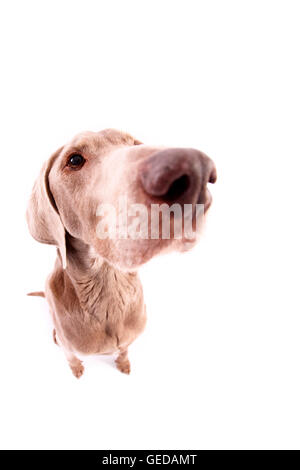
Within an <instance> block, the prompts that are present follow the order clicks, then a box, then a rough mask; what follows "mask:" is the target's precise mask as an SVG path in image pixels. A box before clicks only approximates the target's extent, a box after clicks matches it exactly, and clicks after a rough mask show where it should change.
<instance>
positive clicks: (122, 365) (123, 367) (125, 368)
mask: <svg viewBox="0 0 300 470" xmlns="http://www.w3.org/2000/svg"><path fill="white" fill-rule="evenodd" d="M116 366H117V369H118V370H119V371H120V372H123V374H130V362H129V361H128V360H127V361H123V362H118V361H116Z"/></svg>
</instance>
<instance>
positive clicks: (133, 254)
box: [27, 129, 216, 378]
mask: <svg viewBox="0 0 300 470" xmlns="http://www.w3.org/2000/svg"><path fill="white" fill-rule="evenodd" d="M215 181H216V170H215V166H214V164H213V162H212V160H211V159H210V158H208V157H207V156H206V155H205V154H203V153H202V152H200V151H198V150H195V149H189V148H182V149H179V148H174V149H172V148H166V147H154V146H148V145H144V144H142V143H141V142H139V141H138V140H136V139H134V138H133V137H132V136H131V135H129V134H126V133H124V132H120V131H117V130H114V129H106V130H104V131H101V132H84V133H81V134H79V135H77V136H76V137H75V138H74V139H73V140H72V141H71V142H70V143H68V144H67V145H65V146H63V147H61V148H60V149H59V150H57V151H56V152H55V153H54V154H53V155H52V156H51V157H50V159H49V160H48V161H47V162H46V163H45V164H44V166H43V168H42V170H41V172H40V175H39V177H38V179H37V181H36V182H35V185H34V187H33V191H32V195H31V198H30V201H29V205H28V209H27V222H28V226H29V230H30V233H31V235H32V236H33V238H35V239H36V240H37V241H38V242H41V243H47V244H50V245H56V247H57V258H56V262H55V266H54V270H53V272H52V273H51V274H50V276H49V277H48V279H47V281H46V286H45V292H33V293H31V294H29V295H41V296H45V297H46V299H47V302H48V304H49V307H50V311H51V315H52V318H53V323H54V330H53V337H54V341H55V343H57V344H58V345H60V346H61V347H62V349H63V351H64V353H65V355H66V358H67V360H68V362H69V365H70V367H71V369H72V372H73V374H74V375H75V377H77V378H79V377H81V375H82V374H83V371H84V367H83V364H82V361H81V360H80V359H79V358H78V357H77V356H76V355H77V354H78V355H79V357H81V358H82V355H83V356H84V355H86V354H112V353H117V354H118V355H117V358H116V365H117V368H118V369H119V370H120V371H121V372H124V373H127V374H128V373H129V372H130V362H129V360H128V346H129V345H130V344H131V343H132V342H133V341H134V339H135V338H136V337H137V336H138V335H139V334H140V333H141V332H142V331H143V329H144V327H145V322H146V312H145V305H144V300H143V292H142V286H141V283H140V280H139V277H138V274H137V269H138V267H139V266H141V265H142V264H144V263H145V262H146V261H148V260H149V259H151V258H152V257H153V256H155V255H157V254H160V253H162V252H166V251H170V250H181V251H183V250H186V249H187V247H188V248H189V247H191V246H193V245H194V244H195V242H196V238H197V237H196V238H194V239H185V235H184V234H183V235H182V236H181V237H175V236H172V235H174V233H173V232H174V230H173V232H172V230H171V232H170V237H163V236H162V231H161V226H159V227H160V228H159V235H158V236H154V237H145V236H143V237H129V236H109V233H110V232H109V231H108V235H107V236H99V231H98V230H97V227H98V224H99V220H100V216H99V213H100V212H101V210H100V212H99V206H101V204H103V203H105V204H106V205H107V204H109V205H110V206H111V207H113V208H115V215H116V216H117V217H119V215H120V213H119V212H120V209H118V204H117V201H118V200H119V199H120V197H121V196H124V195H125V196H126V198H127V204H128V206H129V207H130V205H133V204H135V205H138V207H140V206H141V205H143V206H144V207H146V208H147V210H148V209H150V207H151V206H152V205H153V204H156V205H159V204H167V206H168V207H171V205H173V204H174V203H176V204H178V205H179V207H182V208H183V207H184V206H185V205H189V206H192V207H194V206H196V205H201V206H202V207H203V208H204V213H206V211H207V209H208V208H209V206H210V204H211V196H210V193H209V191H208V189H207V183H214V182H215ZM118 211H119V212H118ZM174 217H175V216H174ZM174 217H173V218H174ZM106 222H107V224H108V229H109V225H110V224H112V223H113V222H115V219H114V217H108V218H107V219H106ZM171 222H172V218H171V219H170V224H171ZM192 223H193V224H194V219H193V221H192ZM119 225H120V224H119ZM121 225H122V224H121ZM193 226H194V225H193ZM101 233H102V232H101ZM101 233H100V235H101ZM102 235H103V234H102Z"/></svg>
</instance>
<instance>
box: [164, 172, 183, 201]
mask: <svg viewBox="0 0 300 470" xmlns="http://www.w3.org/2000/svg"><path fill="white" fill-rule="evenodd" d="M189 187H190V178H189V176H188V175H182V176H180V177H179V178H177V179H176V180H174V181H173V183H172V184H171V186H170V187H169V189H168V191H167V192H166V193H165V194H164V195H163V198H164V199H165V200H167V201H176V200H177V199H179V198H180V197H181V196H182V195H183V194H184V193H185V192H186V191H187V190H188V189H189Z"/></svg>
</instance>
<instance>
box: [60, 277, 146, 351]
mask: <svg viewBox="0 0 300 470" xmlns="http://www.w3.org/2000/svg"><path fill="white" fill-rule="evenodd" d="M104 274H105V277H104V276H102V277H100V278H99V279H95V278H91V279H90V280H87V281H85V282H82V283H79V284H78V286H76V287H77V288H76V289H74V285H73V284H70V283H68V282H67V283H66V284H65V290H64V293H63V297H65V301H64V302H63V303H64V308H63V309H62V308H61V305H60V306H58V305H57V306H56V308H55V313H54V317H55V319H54V321H55V323H56V327H57V330H58V335H59V336H63V338H64V340H65V341H66V342H67V343H68V345H69V347H72V348H73V349H75V350H76V351H78V352H81V353H83V354H109V353H112V352H114V351H116V350H118V349H122V348H125V347H127V346H128V345H129V344H130V343H131V342H132V341H134V339H135V338H136V337H137V336H138V335H139V334H140V333H141V332H142V330H143V328H144V326H145V322H146V317H145V308H144V301H143V292H142V286H141V283H140V281H139V278H138V277H137V275H131V274H127V273H125V274H124V273H116V272H108V273H104ZM61 300H63V299H62V298H61V299H60V301H61ZM60 303H61V302H60Z"/></svg>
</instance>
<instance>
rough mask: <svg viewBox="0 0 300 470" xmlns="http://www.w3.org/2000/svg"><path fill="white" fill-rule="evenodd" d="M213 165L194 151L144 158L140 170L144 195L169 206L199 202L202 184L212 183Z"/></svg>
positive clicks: (164, 152) (169, 151) (166, 151)
mask: <svg viewBox="0 0 300 470" xmlns="http://www.w3.org/2000/svg"><path fill="white" fill-rule="evenodd" d="M216 178H217V175H216V169H215V166H214V163H213V161H212V160H211V159H210V158H209V157H207V156H206V155H205V154H204V153H202V152H200V151H198V150H195V149H185V148H174V149H164V150H160V151H159V152H156V153H154V154H152V155H150V157H147V158H146V159H145V160H144V161H143V162H142V163H141V166H140V181H141V184H142V186H143V189H144V191H145V192H146V193H147V194H148V195H150V196H153V197H158V198H159V199H161V200H163V201H164V202H167V203H169V204H171V203H174V202H178V203H180V204H188V203H190V204H191V203H196V202H197V201H201V202H205V201H202V200H201V199H203V198H202V196H201V195H202V194H205V193H206V184H207V183H208V182H209V183H214V182H215V181H216Z"/></svg>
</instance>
